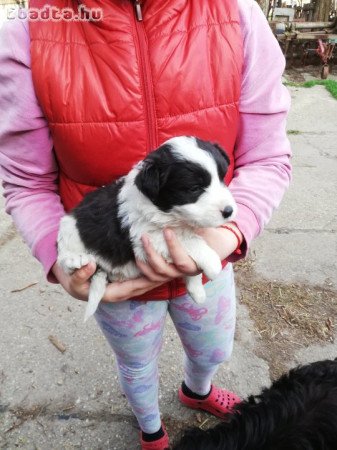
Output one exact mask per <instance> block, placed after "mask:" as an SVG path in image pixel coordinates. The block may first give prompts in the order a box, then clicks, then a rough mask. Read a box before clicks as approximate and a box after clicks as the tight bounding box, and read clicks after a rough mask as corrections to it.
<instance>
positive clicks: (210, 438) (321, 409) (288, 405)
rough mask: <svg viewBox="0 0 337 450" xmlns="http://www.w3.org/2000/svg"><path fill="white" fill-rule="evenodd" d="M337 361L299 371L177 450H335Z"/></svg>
mask: <svg viewBox="0 0 337 450" xmlns="http://www.w3.org/2000/svg"><path fill="white" fill-rule="evenodd" d="M336 449H337V359H336V360H334V361H330V360H327V361H319V362H315V363H312V364H308V365H306V366H303V367H298V368H296V369H293V370H291V371H290V373H289V374H286V375H283V376H282V377H281V378H280V379H279V380H277V381H275V382H274V383H273V384H272V386H271V387H270V388H268V389H267V388H265V389H264V390H263V391H262V393H261V394H260V395H257V396H251V397H249V398H248V399H247V400H246V401H244V402H242V403H241V404H238V405H237V406H236V407H235V410H234V412H233V413H232V414H228V415H227V416H226V417H225V419H224V422H222V423H221V424H219V425H217V426H216V427H215V428H212V429H209V430H207V431H203V430H201V429H200V428H192V429H190V430H188V431H186V432H185V434H184V436H183V438H182V439H181V441H180V442H179V443H178V444H177V445H176V446H175V447H174V450H336Z"/></svg>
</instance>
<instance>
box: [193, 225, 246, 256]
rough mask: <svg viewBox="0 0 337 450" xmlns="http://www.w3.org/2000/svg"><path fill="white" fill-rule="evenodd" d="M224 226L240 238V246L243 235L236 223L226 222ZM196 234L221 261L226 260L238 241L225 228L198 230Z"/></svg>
mask: <svg viewBox="0 0 337 450" xmlns="http://www.w3.org/2000/svg"><path fill="white" fill-rule="evenodd" d="M226 226H228V227H229V228H231V229H233V231H235V233H236V234H237V235H238V237H239V238H240V245H241V243H242V241H243V235H242V233H241V231H240V230H239V228H238V227H237V225H236V223H234V222H228V223H226ZM196 232H197V234H198V235H199V236H201V237H202V238H203V239H204V240H205V241H206V243H207V244H208V245H209V247H211V248H212V249H213V250H214V251H215V252H216V253H217V254H218V255H219V258H220V259H221V261H222V260H224V259H226V258H228V256H230V255H231V254H232V253H233V252H234V251H235V250H236V249H237V247H238V240H237V238H236V236H235V234H234V233H233V232H232V231H230V230H228V229H227V228H222V227H219V228H199V229H198V230H196Z"/></svg>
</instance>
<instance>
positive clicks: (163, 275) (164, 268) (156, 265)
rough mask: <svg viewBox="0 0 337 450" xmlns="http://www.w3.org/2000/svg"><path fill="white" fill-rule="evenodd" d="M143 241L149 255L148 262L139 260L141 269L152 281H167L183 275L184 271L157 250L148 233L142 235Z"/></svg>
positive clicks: (137, 262) (138, 264)
mask: <svg viewBox="0 0 337 450" xmlns="http://www.w3.org/2000/svg"><path fill="white" fill-rule="evenodd" d="M142 243H143V246H144V250H145V253H146V257H147V262H144V261H141V260H137V261H136V264H137V266H138V268H139V270H140V271H141V272H142V273H143V274H144V275H145V276H146V278H148V279H149V280H151V281H155V282H162V283H163V282H166V281H169V280H170V279H172V278H177V277H180V276H182V273H181V272H180V271H179V270H178V269H177V268H176V267H175V265H174V264H171V263H168V262H167V261H165V259H164V258H163V257H162V256H161V255H160V254H159V253H157V252H156V251H155V249H154V248H153V245H152V244H151V241H150V239H149V238H148V236H147V235H144V236H142Z"/></svg>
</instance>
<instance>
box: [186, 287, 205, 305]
mask: <svg viewBox="0 0 337 450" xmlns="http://www.w3.org/2000/svg"><path fill="white" fill-rule="evenodd" d="M188 293H189V294H190V296H191V298H192V299H193V300H194V301H195V303H197V304H198V305H201V304H202V303H205V301H206V292H205V289H204V288H199V289H196V290H194V291H193V292H192V291H188Z"/></svg>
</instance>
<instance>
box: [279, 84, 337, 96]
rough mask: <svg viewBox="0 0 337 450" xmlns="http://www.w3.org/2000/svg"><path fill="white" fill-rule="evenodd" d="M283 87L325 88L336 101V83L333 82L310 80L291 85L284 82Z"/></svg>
mask: <svg viewBox="0 0 337 450" xmlns="http://www.w3.org/2000/svg"><path fill="white" fill-rule="evenodd" d="M284 84H285V86H294V87H304V88H311V87H313V86H325V89H326V90H327V91H328V92H330V94H331V95H332V96H333V97H334V98H335V99H336V100H337V81H334V80H312V81H306V82H305V83H293V82H291V81H286V82H285V83H284Z"/></svg>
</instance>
